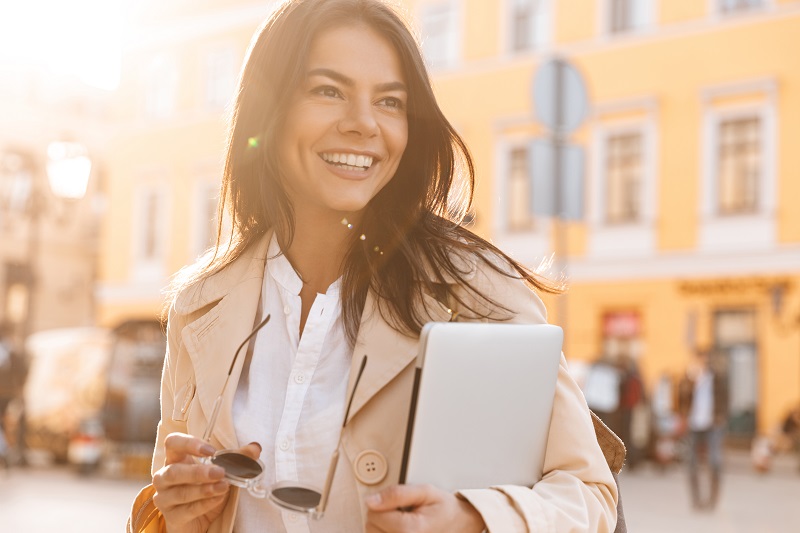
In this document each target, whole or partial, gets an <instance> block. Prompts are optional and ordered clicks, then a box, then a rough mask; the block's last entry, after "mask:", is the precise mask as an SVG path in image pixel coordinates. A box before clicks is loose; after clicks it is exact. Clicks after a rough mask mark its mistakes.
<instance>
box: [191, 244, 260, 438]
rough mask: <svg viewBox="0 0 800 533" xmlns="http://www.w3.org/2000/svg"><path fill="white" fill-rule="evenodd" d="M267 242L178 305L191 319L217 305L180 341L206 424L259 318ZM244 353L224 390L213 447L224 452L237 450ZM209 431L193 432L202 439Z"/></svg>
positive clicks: (256, 246)
mask: <svg viewBox="0 0 800 533" xmlns="http://www.w3.org/2000/svg"><path fill="white" fill-rule="evenodd" d="M268 244H269V236H266V237H264V238H262V240H261V241H259V242H257V243H256V244H255V245H253V247H252V250H250V251H248V252H245V253H244V254H243V255H242V256H241V257H239V258H238V259H237V260H236V261H234V263H232V264H231V265H230V266H229V267H228V268H226V269H224V270H223V271H221V272H220V273H218V274H215V275H213V276H211V277H209V278H208V279H206V280H205V282H204V283H201V284H198V286H195V287H192V289H191V290H190V291H187V292H186V293H185V295H182V298H181V299H179V301H176V311H178V312H179V313H192V312H195V311H198V310H200V309H202V308H203V307H207V306H209V305H212V304H214V303H215V302H216V305H215V306H214V307H213V308H212V309H210V310H209V311H208V312H206V313H204V314H202V315H201V316H200V318H198V319H196V320H194V321H193V322H191V323H189V324H188V325H187V326H186V327H184V328H183V330H182V332H181V338H182V340H183V344H184V346H185V348H186V350H187V352H188V354H189V357H190V358H191V360H192V366H193V367H194V373H195V379H196V384H197V392H196V394H197V395H198V402H199V405H200V407H201V409H202V411H203V414H204V417H203V419H204V420H203V423H204V424H207V423H208V419H209V417H210V416H211V412H212V410H213V406H214V402H215V401H216V399H217V397H218V396H219V394H220V393H222V392H223V386H224V384H225V379H226V377H227V375H228V370H229V369H230V368H231V366H230V364H231V362H232V360H233V357H234V354H235V352H236V349H237V348H238V347H239V345H240V344H241V342H242V341H243V340H244V339H245V338H246V337H247V335H249V334H250V332H251V331H252V329H253V327H254V325H255V319H256V315H257V312H258V304H259V301H260V297H261V286H262V283H263V277H264V266H265V261H266V253H267V245H268ZM246 349H247V348H246V347H245V348H243V349H242V351H241V353H240V354H239V357H238V359H237V360H236V364H235V365H234V366H233V369H232V370H231V375H230V379H229V380H228V384H227V387H225V390H224V394H223V400H222V405H221V408H220V412H219V416H218V418H217V423H216V426H215V428H214V431H213V433H212V442H213V441H215V440H216V441H217V442H216V443H215V444H218V445H219V446H221V447H222V448H225V449H227V448H238V447H239V443H238V441H237V439H236V432H235V430H234V427H233V416H232V407H233V397H234V394H235V392H236V387H237V384H238V382H239V376H240V375H241V372H242V367H243V365H244V361H245V355H246ZM205 430H206V427H205V425H204V426H203V427H197V428H195V427H192V428H190V431H191V432H192V433H193V434H196V435H202V434H203V432H205Z"/></svg>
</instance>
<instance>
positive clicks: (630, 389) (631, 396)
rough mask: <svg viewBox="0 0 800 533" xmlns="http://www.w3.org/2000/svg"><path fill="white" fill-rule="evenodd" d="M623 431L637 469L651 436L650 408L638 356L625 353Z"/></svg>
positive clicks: (630, 463)
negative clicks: (634, 356)
mask: <svg viewBox="0 0 800 533" xmlns="http://www.w3.org/2000/svg"><path fill="white" fill-rule="evenodd" d="M619 369H620V375H621V381H620V405H619V408H620V424H621V427H620V431H621V434H620V435H619V436H620V438H622V441H623V442H624V443H625V447H626V448H627V451H628V453H627V456H626V457H627V463H626V464H627V466H629V467H631V468H634V467H635V466H636V465H637V464H638V463H639V461H640V460H641V459H642V457H643V455H644V452H645V449H646V448H647V443H648V440H649V436H650V408H649V407H648V404H647V395H646V393H645V388H644V381H643V380H642V374H641V372H640V370H639V364H638V363H637V362H636V359H634V358H633V357H631V356H629V355H623V356H622V357H620V360H619Z"/></svg>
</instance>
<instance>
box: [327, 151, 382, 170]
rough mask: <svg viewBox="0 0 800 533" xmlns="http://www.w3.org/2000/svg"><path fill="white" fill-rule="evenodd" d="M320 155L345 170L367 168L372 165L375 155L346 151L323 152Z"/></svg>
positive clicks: (329, 162)
mask: <svg viewBox="0 0 800 533" xmlns="http://www.w3.org/2000/svg"><path fill="white" fill-rule="evenodd" d="M319 155H320V157H321V158H322V159H323V160H324V161H325V162H326V163H328V164H330V165H334V166H336V167H339V168H342V169H345V170H362V171H363V170H367V169H369V167H371V166H372V162H373V157H372V156H369V155H356V154H345V153H321V154H319Z"/></svg>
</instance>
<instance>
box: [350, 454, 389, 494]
mask: <svg viewBox="0 0 800 533" xmlns="http://www.w3.org/2000/svg"><path fill="white" fill-rule="evenodd" d="M353 470H355V475H356V479H358V480H359V481H360V482H361V483H363V484H364V485H377V484H378V483H380V482H381V481H383V478H385V477H386V472H387V471H388V467H387V464H386V457H384V456H383V454H382V453H381V452H378V451H375V450H364V451H363V452H361V453H360V454H358V456H356V461H355V464H354V465H353Z"/></svg>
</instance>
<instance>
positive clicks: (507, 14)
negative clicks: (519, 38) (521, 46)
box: [499, 0, 556, 57]
mask: <svg viewBox="0 0 800 533" xmlns="http://www.w3.org/2000/svg"><path fill="white" fill-rule="evenodd" d="M500 2H501V5H500V13H501V16H500V32H499V36H500V50H501V53H502V54H503V55H505V56H506V57H516V56H521V55H525V54H547V53H550V52H551V50H552V49H553V43H554V42H555V39H554V36H553V31H554V29H555V22H556V20H555V17H556V12H555V8H554V6H555V4H556V3H555V2H554V1H553V0H538V2H539V4H540V5H539V9H542V10H546V11H547V16H548V17H550V21H549V22H550V23H549V24H548V33H547V35H545V38H544V39H543V40H542V42H541V43H539V44H538V45H537V46H534V47H533V48H531V49H530V50H514V32H513V31H512V28H513V24H512V22H511V19H512V7H513V2H514V0H500Z"/></svg>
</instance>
